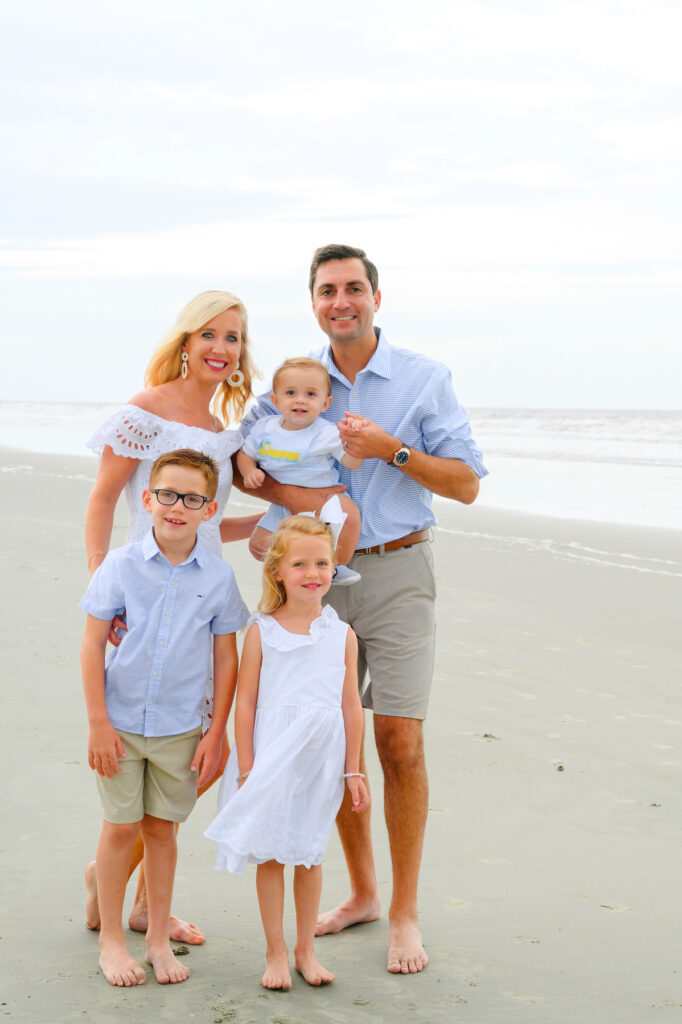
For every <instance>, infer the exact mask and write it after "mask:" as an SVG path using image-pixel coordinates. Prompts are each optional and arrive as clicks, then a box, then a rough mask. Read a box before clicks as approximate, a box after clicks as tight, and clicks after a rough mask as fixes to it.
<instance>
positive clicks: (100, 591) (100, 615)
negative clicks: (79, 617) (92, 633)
mask: <svg viewBox="0 0 682 1024" xmlns="http://www.w3.org/2000/svg"><path fill="white" fill-rule="evenodd" d="M117 550H118V549H117ZM78 607H79V608H82V609H83V611H84V612H87V613H88V615H92V616H93V618H95V619H102V620H103V621H105V622H109V621H110V620H111V619H113V618H114V616H115V615H122V614H123V612H124V611H125V607H126V606H125V598H124V595H123V587H122V585H121V574H120V572H119V566H118V559H117V558H116V556H115V552H114V551H110V552H109V554H108V555H107V557H106V558H105V559H104V561H103V562H102V564H101V565H100V566H99V567H98V569H97V571H96V572H95V574H94V576H93V577H92V579H91V580H90V585H89V586H88V589H87V590H86V592H85V594H84V596H83V598H82V599H81V600H80V601H79V604H78Z"/></svg>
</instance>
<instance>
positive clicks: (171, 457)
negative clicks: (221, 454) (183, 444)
mask: <svg viewBox="0 0 682 1024" xmlns="http://www.w3.org/2000/svg"><path fill="white" fill-rule="evenodd" d="M166 466H183V467H184V468H185V469H198V470H199V472H200V473H201V474H202V475H203V477H204V480H205V481H206V494H205V495H203V497H205V498H208V499H209V501H213V499H214V498H215V496H216V492H217V490H218V467H217V466H216V464H215V462H214V461H213V459H212V458H211V457H210V456H209V455H204V453H203V452H195V451H192V449H191V448H177V449H176V450H175V451H173V452H164V453H163V455H159V457H158V459H157V460H156V462H155V463H154V465H153V466H152V468H151V472H150V474H149V489H150V490H152V488H153V486H154V484H155V483H156V481H157V480H158V478H159V474H160V473H161V470H162V469H165V467H166Z"/></svg>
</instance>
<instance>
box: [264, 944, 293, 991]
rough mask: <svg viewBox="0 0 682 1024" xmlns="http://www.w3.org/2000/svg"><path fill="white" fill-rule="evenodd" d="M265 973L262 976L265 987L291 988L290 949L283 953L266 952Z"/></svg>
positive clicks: (285, 989)
mask: <svg viewBox="0 0 682 1024" xmlns="http://www.w3.org/2000/svg"><path fill="white" fill-rule="evenodd" d="M265 962H266V967H265V974H264V975H263V977H262V978H261V985H262V986H263V988H272V989H283V990H284V991H287V990H288V989H290V988H291V971H290V970H289V950H288V949H287V950H284V951H283V952H281V953H266V955H265Z"/></svg>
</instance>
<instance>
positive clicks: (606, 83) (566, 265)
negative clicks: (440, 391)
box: [0, 0, 682, 408]
mask: <svg viewBox="0 0 682 1024" xmlns="http://www.w3.org/2000/svg"><path fill="white" fill-rule="evenodd" d="M0 34H1V35H2V37H3V39H4V42H3V44H2V46H3V53H2V71H1V72H0V73H1V74H2V77H3V80H4V96H5V102H4V104H3V115H2V128H3V132H2V134H3V144H2V147H1V157H0V160H1V166H2V171H1V178H0V185H1V188H2V197H3V211H4V212H3V225H2V229H1V232H0V234H1V242H2V246H1V249H0V260H1V273H2V283H3V302H2V308H3V315H2V333H3V339H2V340H3V355H4V358H3V373H2V375H1V384H0V397H2V398H21V399H32V398H36V399H54V400H75V401H78V400H83V401H88V400H106V401H113V402H116V401H125V400H126V399H127V398H129V397H130V396H131V394H133V393H134V392H135V391H137V390H139V388H140V387H141V384H142V377H143V372H144V367H145V365H146V362H147V359H148V357H149V354H150V352H151V350H152V349H153V347H154V345H155V343H156V342H157V341H158V340H159V338H160V337H161V335H162V334H163V333H164V332H165V330H166V329H167V328H168V327H169V326H170V325H171V323H172V322H173V320H174V319H175V315H176V313H177V311H178V310H179V308H180V307H181V306H182V305H183V304H184V303H185V302H186V301H187V300H188V299H189V298H191V297H192V295H194V294H195V293H196V292H198V291H202V290H204V289H206V288H228V289H230V290H232V291H235V292H237V294H239V295H240V296H241V297H242V299H243V300H244V302H245V303H246V305H247V306H248V308H249V313H250V326H251V333H252V336H253V340H254V343H255V355H256V361H257V362H258V363H259V364H260V366H261V367H262V369H263V370H264V372H266V373H267V372H269V371H270V370H271V369H272V367H273V366H274V365H275V364H276V363H277V362H278V361H279V360H280V359H282V358H284V357H285V356H291V355H297V354H301V353H305V352H306V351H307V350H308V349H309V348H310V347H312V346H316V345H318V344H319V343H320V342H321V341H323V340H324V339H323V336H322V334H321V333H320V331H319V328H318V327H317V325H316V323H315V321H314V319H313V317H312V315H311V312H310V302H309V296H308V292H307V270H308V264H309V261H310V256H311V253H312V251H313V249H314V248H316V247H317V246H318V245H321V244H324V243H326V242H331V241H335V242H336V241H338V242H346V243H349V244H351V245H358V246H362V247H363V248H365V249H366V250H367V252H368V254H369V255H370V256H371V258H373V259H374V261H375V262H376V263H377V265H378V267H379V271H380V277H381V287H382V292H383V302H382V309H381V312H380V314H379V315H378V317H377V322H378V323H379V324H380V325H381V326H382V327H383V328H384V330H385V331H386V334H387V337H388V338H389V340H391V341H392V342H394V343H395V344H399V345H405V346H408V347H411V348H415V349H418V350H420V351H423V352H425V353H428V354H430V355H432V356H434V357H436V358H439V359H442V360H443V361H444V362H446V363H447V364H448V365H449V366H450V367H451V368H452V371H453V375H454V380H455V388H456V391H457V393H458V395H459V396H460V398H461V399H462V401H463V402H464V404H465V405H470V406H540V407H542V406H550V407H552V406H554V407H612V408H613V407H615V408H618V407H621V408H630V407H639V408H679V407H680V404H681V403H680V391H681V388H680V381H681V380H682V345H681V344H680V306H681V303H680V285H681V284H682V274H681V272H680V249H681V247H682V205H681V203H680V181H681V174H680V172H681V170H682V166H681V165H682V114H681V108H680V99H681V97H682V46H681V40H682V6H681V5H680V4H679V2H678V0H675V2H670V3H668V2H658V0H648V2H639V0H636V2H630V3H628V2H622V3H615V2H604V3H599V2H596V0H592V2H590V3H580V2H575V0H570V2H565V0H555V2H553V3H550V2H546V0H542V2H537V3H533V2H514V0H506V2H485V0H483V2H482V0H472V2H466V0H449V2H445V0H443V2H441V0H419V2H418V3H414V2H411V3H409V4H408V3H404V2H401V0H390V2H387V0H371V2H370V0H362V2H358V0H344V2H343V3H342V4H336V5H331V4H322V3H321V2H320V0H312V2H309V0H288V2H287V3H282V2H263V0H248V2H243V0H158V2H157V0H136V2H130V0H118V2H116V3H108V2H98V3H93V2H92V0H69V2H64V3H59V4H57V3H55V2H54V0H36V2H33V0H25V2H23V3H22V4H18V3H16V4H13V5H12V6H11V8H10V9H8V5H5V13H4V15H3V23H2V25H1V26H0Z"/></svg>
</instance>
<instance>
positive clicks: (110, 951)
mask: <svg viewBox="0 0 682 1024" xmlns="http://www.w3.org/2000/svg"><path fill="white" fill-rule="evenodd" d="M100 945H101V943H100ZM99 966H100V968H101V971H102V974H103V975H104V977H105V978H106V979H107V981H108V982H109V984H110V985H114V987H116V988H130V987H131V985H144V983H145V981H146V980H147V975H146V974H145V971H144V967H142V965H141V964H138V962H137V960H133V958H132V956H131V955H130V953H129V952H128V950H127V949H126V947H125V945H119V944H118V943H112V944H109V943H106V944H105V945H104V948H103V949H102V952H101V954H100V958H99Z"/></svg>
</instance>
